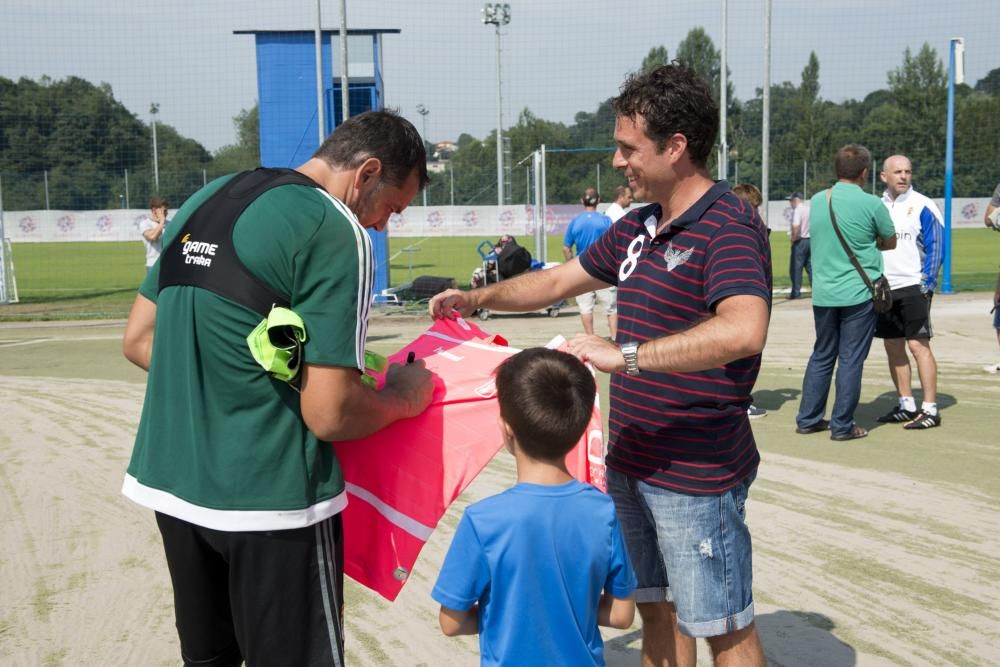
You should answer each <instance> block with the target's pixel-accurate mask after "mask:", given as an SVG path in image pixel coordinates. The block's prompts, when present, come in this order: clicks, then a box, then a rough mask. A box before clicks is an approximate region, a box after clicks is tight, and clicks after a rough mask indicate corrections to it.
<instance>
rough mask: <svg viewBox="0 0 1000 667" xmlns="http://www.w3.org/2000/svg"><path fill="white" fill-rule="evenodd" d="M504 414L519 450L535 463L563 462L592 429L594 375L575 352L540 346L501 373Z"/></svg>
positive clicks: (499, 387)
mask: <svg viewBox="0 0 1000 667" xmlns="http://www.w3.org/2000/svg"><path fill="white" fill-rule="evenodd" d="M496 381H497V400H498V401H499V403H500V416H501V417H503V420H504V421H505V422H507V424H508V425H510V428H511V430H512V431H513V432H514V438H515V439H516V440H517V444H518V446H519V447H520V448H521V450H523V451H524V453H525V454H527V455H528V456H530V457H531V458H533V459H539V460H542V461H558V460H561V459H562V458H563V457H565V456H566V454H568V453H569V452H570V450H572V449H573V447H574V446H575V445H576V443H577V442H578V441H579V440H580V436H582V435H583V432H584V431H585V430H586V428H587V423H588V422H589V421H590V415H591V412H592V411H593V408H594V396H595V395H596V394H597V385H596V383H595V382H594V376H593V375H592V374H591V372H590V371H589V370H587V367H586V366H584V365H583V362H581V361H580V360H579V359H577V358H576V357H574V356H573V355H571V354H567V353H565V352H559V351H558V350H549V349H546V348H542V347H535V348H531V349H527V350H524V351H522V352H519V353H517V354H515V355H514V356H513V357H510V358H509V359H507V360H506V361H504V362H503V363H502V364H500V366H499V367H498V368H497V370H496Z"/></svg>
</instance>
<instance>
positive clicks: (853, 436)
mask: <svg viewBox="0 0 1000 667" xmlns="http://www.w3.org/2000/svg"><path fill="white" fill-rule="evenodd" d="M867 437H868V430H867V429H864V428H862V427H860V426H858V425H856V424H855V425H854V426H852V427H851V431H850V433H846V434H845V435H831V436H830V439H831V440H836V441H837V442H843V441H845V440H857V439H858V438H867Z"/></svg>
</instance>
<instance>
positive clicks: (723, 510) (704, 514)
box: [607, 468, 754, 637]
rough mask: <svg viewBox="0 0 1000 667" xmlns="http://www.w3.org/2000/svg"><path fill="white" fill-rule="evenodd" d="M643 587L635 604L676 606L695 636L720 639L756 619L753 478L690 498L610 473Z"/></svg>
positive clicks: (680, 620)
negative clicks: (750, 512) (748, 515)
mask: <svg viewBox="0 0 1000 667" xmlns="http://www.w3.org/2000/svg"><path fill="white" fill-rule="evenodd" d="M607 474H608V493H609V494H610V495H611V497H612V498H613V499H614V501H615V510H616V511H617V513H618V521H619V522H620V523H621V526H622V533H623V535H624V537H625V544H626V546H627V547H628V552H629V557H630V558H631V560H632V565H633V567H634V568H635V573H636V577H637V578H638V580H639V585H638V587H637V588H636V591H635V601H636V602H638V603H643V602H664V601H666V602H672V603H673V604H674V608H675V609H676V610H677V622H678V625H679V626H680V628H681V630H682V631H684V633H685V634H687V635H690V636H692V637H716V636H719V635H725V634H729V633H731V632H735V631H737V630H742V629H743V628H745V627H747V626H749V625H750V624H751V623H752V622H753V593H752V591H751V584H752V581H753V567H752V556H751V554H752V549H751V544H750V530H749V529H748V528H747V525H746V521H745V505H746V499H747V490H748V489H749V488H750V484H751V483H752V482H753V479H754V476H753V475H751V476H750V477H748V478H747V479H745V480H744V481H743V482H742V483H740V484H737V485H736V486H735V487H734V488H732V489H730V490H729V491H726V492H724V493H722V494H719V495H700V496H695V495H687V494H683V493H677V492H675V491H670V490H668V489H664V488H662V487H658V486H653V485H652V484H647V483H646V482H643V481H642V480H640V479H637V478H635V477H630V476H628V475H625V474H624V473H621V472H619V471H617V470H613V469H611V468H608V471H607Z"/></svg>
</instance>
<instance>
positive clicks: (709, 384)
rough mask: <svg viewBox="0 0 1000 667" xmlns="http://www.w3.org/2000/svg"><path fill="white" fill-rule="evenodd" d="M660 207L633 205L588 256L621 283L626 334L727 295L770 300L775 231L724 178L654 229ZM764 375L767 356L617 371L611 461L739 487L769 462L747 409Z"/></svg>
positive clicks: (603, 274) (689, 483)
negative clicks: (670, 369) (683, 368)
mask: <svg viewBox="0 0 1000 667" xmlns="http://www.w3.org/2000/svg"><path fill="white" fill-rule="evenodd" d="M660 215H661V209H660V205H659V204H650V205H648V206H644V207H642V208H639V209H635V210H633V211H630V212H629V213H628V214H627V215H626V216H625V217H623V218H621V219H620V220H618V222H616V223H615V225H614V226H613V227H612V228H611V229H609V230H608V231H607V233H605V234H604V235H603V236H602V237H601V238H600V239H598V240H597V241H596V242H595V243H594V244H593V245H591V246H590V248H588V249H587V251H586V252H585V253H584V254H582V255H581V256H580V263H581V265H582V266H583V268H584V270H586V271H587V273H589V274H590V275H592V276H594V277H596V278H599V279H600V280H603V281H604V282H607V283H609V284H612V285H617V286H618V341H619V342H624V341H630V340H634V341H638V342H640V343H641V342H644V341H647V340H651V339H654V338H659V337H661V336H670V335H672V334H676V333H680V332H682V331H686V330H688V329H690V328H691V327H692V326H694V325H696V324H697V323H699V322H701V321H702V320H705V319H707V318H709V317H711V316H712V315H713V312H714V310H715V306H716V305H717V304H718V303H719V301H721V300H722V299H724V298H726V297H729V296H734V295H754V296H759V297H760V298H762V299H764V300H765V301H767V303H768V307H770V303H771V246H770V245H769V243H768V240H767V230H766V228H765V227H764V224H763V222H762V220H761V218H760V216H759V215H758V214H757V212H756V210H755V209H754V208H753V207H752V206H750V205H749V204H747V203H746V202H744V201H743V200H741V199H739V198H738V197H737V196H736V195H734V194H733V193H732V191H731V190H730V188H729V184H728V183H727V182H726V181H719V182H718V183H716V184H715V185H714V186H712V187H711V188H710V189H709V190H708V192H706V193H705V195H704V196H703V197H701V199H699V200H698V201H697V202H696V203H695V204H694V205H692V206H691V207H690V208H689V209H688V210H687V211H685V212H684V213H683V214H682V215H680V216H679V217H678V218H676V219H675V220H674V221H673V222H671V224H670V225H668V226H667V227H666V228H665V229H664V230H663V231H661V232H660V233H659V234H656V233H655V231H656V225H657V222H658V221H659V219H660ZM654 234H655V236H654ZM759 371H760V355H759V354H758V355H754V356H752V357H747V358H745V359H739V360H737V361H733V362H731V363H729V364H726V365H725V366H721V367H719V368H710V369H708V370H704V371H698V372H687V373H658V372H651V371H643V372H642V373H641V374H640V375H639V376H638V377H629V376H628V375H626V374H625V373H615V374H613V375H612V376H611V401H610V404H611V408H610V414H609V416H608V425H609V431H610V434H609V436H610V437H609V451H608V460H607V464H608V466H610V467H612V468H614V469H616V470H619V471H621V472H623V473H625V474H628V475H630V476H633V477H637V478H640V479H642V480H644V481H646V482H649V483H651V484H655V485H657V486H662V487H665V488H668V489H670V490H673V491H677V492H681V493H690V494H713V493H721V492H723V491H725V490H727V489H729V488H731V487H733V486H735V485H736V484H738V483H739V482H741V481H742V480H744V479H745V478H746V477H748V476H749V475H750V474H752V473H753V472H754V471H755V470H756V469H757V465H758V463H759V462H760V455H759V454H758V452H757V445H756V442H755V441H754V437H753V432H752V431H751V429H750V420H749V419H748V418H747V412H746V411H747V407H748V406H749V405H750V392H751V391H752V389H753V386H754V382H756V380H757V374H758V372H759Z"/></svg>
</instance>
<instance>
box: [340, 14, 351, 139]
mask: <svg viewBox="0 0 1000 667" xmlns="http://www.w3.org/2000/svg"><path fill="white" fill-rule="evenodd" d="M350 117H351V77H350V75H349V74H348V72H347V0H340V119H341V120H340V122H341V123H343V122H344V121H345V120H347V119H348V118H350Z"/></svg>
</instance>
